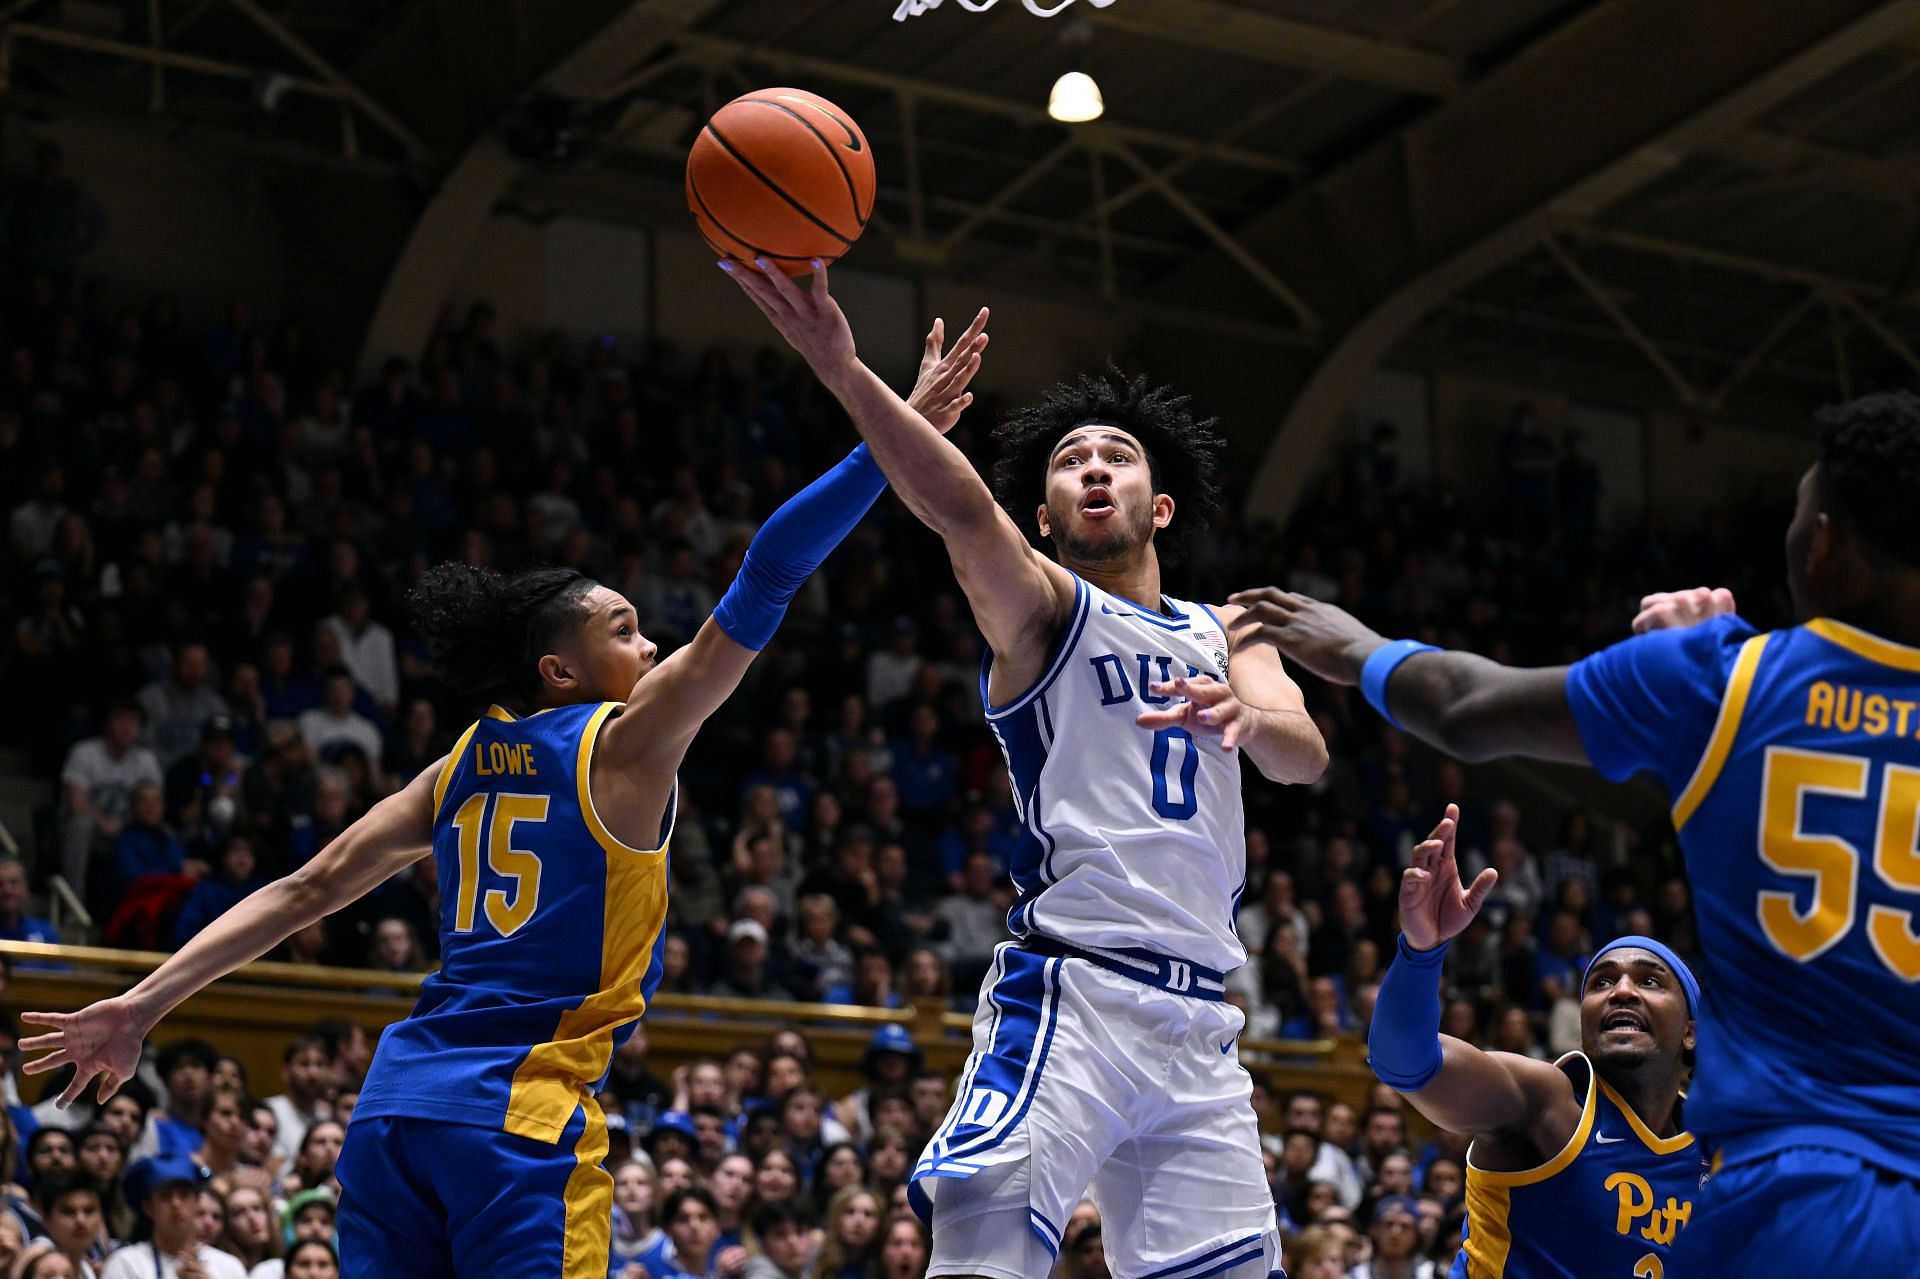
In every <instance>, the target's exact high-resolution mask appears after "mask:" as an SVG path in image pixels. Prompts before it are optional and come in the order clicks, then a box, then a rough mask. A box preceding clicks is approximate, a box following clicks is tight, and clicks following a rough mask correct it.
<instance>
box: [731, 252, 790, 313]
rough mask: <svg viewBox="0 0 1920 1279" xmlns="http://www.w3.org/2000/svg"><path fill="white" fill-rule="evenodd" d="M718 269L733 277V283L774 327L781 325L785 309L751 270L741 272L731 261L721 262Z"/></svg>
mask: <svg viewBox="0 0 1920 1279" xmlns="http://www.w3.org/2000/svg"><path fill="white" fill-rule="evenodd" d="M720 269H721V270H722V271H725V272H726V273H727V274H728V275H730V276H732V277H733V280H734V283H736V284H738V285H739V286H740V289H741V291H742V292H744V293H745V294H746V295H747V297H748V298H749V299H751V300H752V302H753V304H754V305H755V306H757V307H759V308H760V313H761V314H762V315H764V316H766V317H767V318H768V319H769V320H772V321H773V322H774V325H775V326H776V327H778V326H780V325H781V324H782V322H783V321H784V320H785V319H786V314H787V312H786V308H785V307H784V306H783V305H782V304H781V302H780V299H779V298H778V297H777V296H775V295H774V294H773V293H772V292H771V291H770V290H769V289H768V288H767V285H766V282H765V280H764V279H762V278H761V277H760V276H759V275H757V274H755V273H754V272H753V271H751V270H743V269H742V268H741V267H740V266H739V265H738V264H736V263H734V262H732V261H724V262H722V263H721V264H720Z"/></svg>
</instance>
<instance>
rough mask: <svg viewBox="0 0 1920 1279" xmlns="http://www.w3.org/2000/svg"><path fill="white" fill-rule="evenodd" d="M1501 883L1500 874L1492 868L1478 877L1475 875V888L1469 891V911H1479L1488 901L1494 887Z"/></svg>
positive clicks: (1488, 868)
mask: <svg viewBox="0 0 1920 1279" xmlns="http://www.w3.org/2000/svg"><path fill="white" fill-rule="evenodd" d="M1499 882H1500V872H1499V871H1497V870H1495V869H1494V868H1493V867H1491V866H1489V867H1487V868H1486V869H1485V870H1483V871H1481V872H1480V873H1479V874H1478V875H1475V876H1474V877H1473V887H1471V888H1469V889H1468V890H1467V909H1469V910H1476V911H1477V910H1479V909H1480V907H1481V905H1482V903H1484V902H1485V901H1486V900H1487V894H1488V893H1491V892H1492V891H1493V889H1494V885H1496V884H1498V883H1499Z"/></svg>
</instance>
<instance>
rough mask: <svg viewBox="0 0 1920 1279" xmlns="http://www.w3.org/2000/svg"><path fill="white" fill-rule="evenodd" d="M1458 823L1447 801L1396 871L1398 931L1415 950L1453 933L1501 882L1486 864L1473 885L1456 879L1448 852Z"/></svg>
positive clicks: (1457, 868)
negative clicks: (1406, 863) (1403, 865)
mask: <svg viewBox="0 0 1920 1279" xmlns="http://www.w3.org/2000/svg"><path fill="white" fill-rule="evenodd" d="M1459 825H1460V808H1459V806H1458V805H1456V804H1448V805H1447V815H1446V816H1445V817H1442V818H1441V819H1440V824H1439V825H1438V826H1435V827H1434V828H1433V833H1432V834H1431V835H1429V836H1427V837H1426V839H1425V840H1423V841H1422V842H1421V843H1420V844H1418V845H1417V846H1416V847H1415V848H1414V850H1413V864H1412V865H1410V866H1408V867H1407V868H1406V869H1405V870H1403V871H1401V872H1400V931H1401V932H1403V933H1405V934H1406V935H1407V945H1409V946H1411V947H1413V948H1414V949H1415V950H1432V949H1433V948H1434V947H1435V946H1438V945H1439V944H1440V943H1441V942H1443V941H1449V940H1451V939H1452V938H1454V937H1456V936H1458V935H1459V934H1460V931H1461V930H1462V929H1464V928H1465V927H1466V926H1467V924H1468V922H1469V921H1470V920H1472V919H1473V917H1474V916H1475V915H1478V914H1479V913H1480V907H1481V905H1482V904H1483V903H1484V902H1485V901H1486V900H1487V894H1488V893H1490V892H1492V891H1493V886H1494V885H1495V884H1497V883H1499V882H1500V872H1499V871H1497V870H1495V869H1494V868H1493V867H1491V866H1489V867H1487V868H1486V869H1485V870H1483V871H1481V872H1480V873H1479V874H1478V875H1477V876H1475V877H1474V881H1473V885H1472V887H1466V886H1463V885H1462V884H1461V883H1460V866H1459V863H1458V862H1457V861H1455V860H1454V855H1453V841H1454V836H1455V834H1456V833H1457V832H1458V829H1459Z"/></svg>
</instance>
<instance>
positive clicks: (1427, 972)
mask: <svg viewBox="0 0 1920 1279" xmlns="http://www.w3.org/2000/svg"><path fill="white" fill-rule="evenodd" d="M1396 950H1397V951H1398V953H1397V954H1395V955H1394V958H1393V963H1392V965H1391V966H1389V967H1388V969H1387V975H1386V977H1385V978H1383V979H1382V980H1381V982H1380V994H1379V997H1378V998H1376V999H1375V1000H1374V1003H1373V1025H1372V1027H1371V1029H1369V1030H1368V1032H1367V1064H1368V1065H1369V1066H1371V1067H1373V1073H1374V1074H1376V1075H1378V1076H1379V1077H1380V1082H1381V1083H1383V1084H1386V1085H1388V1086H1390V1087H1392V1088H1394V1089H1396V1090H1397V1091H1399V1092H1413V1091H1414V1090H1415V1089H1417V1088H1424V1087H1426V1085H1427V1083H1428V1082H1429V1081H1430V1080H1431V1079H1432V1078H1433V1077H1434V1076H1435V1075H1437V1074H1439V1073H1440V961H1441V960H1443V959H1445V958H1446V955H1447V945H1446V943H1445V942H1442V943H1441V944H1440V945H1438V946H1435V947H1434V948H1433V949H1432V950H1415V949H1413V947H1411V946H1409V945H1407V939H1406V936H1405V935H1404V934H1403V935H1402V936H1401V938H1400V941H1399V944H1398V946H1397V947H1396Z"/></svg>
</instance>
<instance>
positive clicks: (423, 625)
mask: <svg viewBox="0 0 1920 1279" xmlns="http://www.w3.org/2000/svg"><path fill="white" fill-rule="evenodd" d="M594 586H595V582H594V580H593V579H592V578H590V577H588V576H586V575H585V574H583V573H579V572H576V571H575V570H573V569H570V568H530V569H525V570H522V571H521V572H518V573H515V574H514V575H513V576H511V577H506V576H503V575H501V574H499V573H496V572H494V571H493V570H491V569H484V568H479V567H476V566H475V565H472V564H463V563H459V562H456V561H448V562H447V563H445V564H437V565H435V566H434V567H433V568H431V569H429V570H427V575H426V577H425V578H423V579H422V580H421V582H420V585H418V586H416V587H415V588H414V589H413V590H412V591H411V592H409V593H408V595H407V608H408V611H409V612H410V613H411V614H412V617H413V625H414V628H415V629H416V630H418V631H419V633H420V635H421V637H422V638H423V639H424V640H425V641H426V644H427V653H428V655H429V656H430V657H431V658H432V659H433V664H434V666H435V667H436V668H438V670H439V672H440V678H441V679H442V680H443V681H444V682H445V683H446V685H447V687H448V688H449V689H450V690H452V691H453V692H454V693H455V694H457V695H459V696H461V697H470V698H473V699H474V700H476V701H481V700H484V701H496V702H498V701H507V702H513V703H517V704H521V705H525V704H528V703H530V702H532V701H533V699H534V698H535V697H536V696H538V694H539V692H540V671H539V661H540V658H541V657H542V656H544V655H545V654H547V653H550V652H552V651H553V644H554V641H555V640H557V639H558V638H560V636H562V635H564V634H566V633H567V632H568V631H569V630H571V629H572V628H573V627H575V626H577V625H578V624H579V623H580V621H581V619H582V618H583V617H584V615H585V610H584V609H583V608H582V606H581V597H582V596H584V595H585V594H586V593H587V592H588V591H590V590H592V589H593V588H594Z"/></svg>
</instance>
